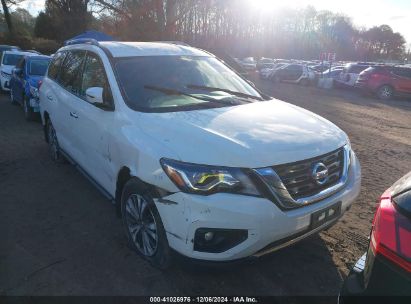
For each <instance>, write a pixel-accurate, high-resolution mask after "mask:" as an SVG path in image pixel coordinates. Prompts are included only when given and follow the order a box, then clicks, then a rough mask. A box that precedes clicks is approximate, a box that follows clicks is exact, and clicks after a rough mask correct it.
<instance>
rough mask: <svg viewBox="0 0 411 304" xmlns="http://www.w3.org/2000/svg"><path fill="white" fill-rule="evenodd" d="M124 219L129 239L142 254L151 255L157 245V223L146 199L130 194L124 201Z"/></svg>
mask: <svg viewBox="0 0 411 304" xmlns="http://www.w3.org/2000/svg"><path fill="white" fill-rule="evenodd" d="M125 207H126V208H125V209H126V213H125V216H126V217H125V220H126V224H127V229H128V232H129V233H130V236H131V240H132V241H133V243H134V244H135V245H136V247H137V249H138V250H139V251H140V253H141V254H143V255H144V256H148V257H150V256H153V255H154V254H155V253H156V251H157V247H158V234H157V223H156V220H155V217H154V215H153V212H152V210H151V209H150V207H149V203H148V202H147V200H146V199H145V198H144V197H143V196H141V195H139V194H131V195H130V197H129V198H128V199H127V201H126V206H125Z"/></svg>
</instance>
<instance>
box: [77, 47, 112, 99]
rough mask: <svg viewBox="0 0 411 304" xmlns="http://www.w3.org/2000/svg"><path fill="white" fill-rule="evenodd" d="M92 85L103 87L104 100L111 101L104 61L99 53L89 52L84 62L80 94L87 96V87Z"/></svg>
mask: <svg viewBox="0 0 411 304" xmlns="http://www.w3.org/2000/svg"><path fill="white" fill-rule="evenodd" d="M92 87H100V88H103V100H104V101H105V102H107V103H109V104H110V103H111V91H110V86H109V84H108V81H107V77H106V72H105V70H104V66H103V63H102V62H101V61H100V58H99V57H98V56H97V55H95V54H93V53H88V54H87V59H86V61H85V64H84V71H83V81H82V85H81V90H80V95H81V96H82V97H85V96H86V91H87V89H88V88H92Z"/></svg>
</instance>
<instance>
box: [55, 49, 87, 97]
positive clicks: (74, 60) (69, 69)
mask: <svg viewBox="0 0 411 304" xmlns="http://www.w3.org/2000/svg"><path fill="white" fill-rule="evenodd" d="M85 53H86V52H85V51H68V52H67V55H66V58H65V59H64V62H63V65H62V66H61V71H60V76H59V78H58V81H59V83H60V84H61V85H62V86H63V87H65V88H66V89H67V90H68V91H70V92H72V93H75V94H78V93H79V92H80V85H81V83H80V82H81V72H82V67H83V61H84V55H85Z"/></svg>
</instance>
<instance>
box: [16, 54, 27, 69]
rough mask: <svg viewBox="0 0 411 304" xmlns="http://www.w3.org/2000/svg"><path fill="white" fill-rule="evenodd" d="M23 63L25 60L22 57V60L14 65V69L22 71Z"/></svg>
mask: <svg viewBox="0 0 411 304" xmlns="http://www.w3.org/2000/svg"><path fill="white" fill-rule="evenodd" d="M25 62H26V60H25V58H24V57H22V58H21V59H20V60H19V62H18V63H17V64H16V69H23V68H24V63H25Z"/></svg>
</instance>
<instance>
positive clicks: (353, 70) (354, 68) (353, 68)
mask: <svg viewBox="0 0 411 304" xmlns="http://www.w3.org/2000/svg"><path fill="white" fill-rule="evenodd" d="M366 68H368V66H364V65H353V66H351V67H350V69H349V71H348V73H353V74H360V73H361V72H362V71H364V70H365V69H366Z"/></svg>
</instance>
